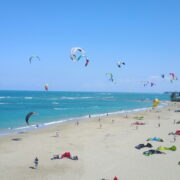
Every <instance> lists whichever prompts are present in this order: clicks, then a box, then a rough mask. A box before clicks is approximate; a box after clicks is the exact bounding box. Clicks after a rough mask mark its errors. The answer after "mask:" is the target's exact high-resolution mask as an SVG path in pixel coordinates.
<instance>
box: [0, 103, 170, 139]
mask: <svg viewBox="0 0 180 180" xmlns="http://www.w3.org/2000/svg"><path fill="white" fill-rule="evenodd" d="M169 102H170V101H161V103H160V104H159V105H158V107H157V108H163V107H165V106H167V105H168V103H169ZM150 109H152V106H150V107H144V108H135V109H128V110H121V111H116V112H107V113H102V114H90V116H91V118H101V117H106V116H107V114H108V116H113V115H124V114H132V113H138V112H143V111H147V110H150ZM87 119H89V115H86V116H82V117H71V118H68V119H62V120H56V121H51V122H46V123H42V124H33V125H30V126H22V127H17V128H12V129H11V128H8V129H2V130H0V137H1V136H8V135H15V134H19V133H27V132H31V131H37V130H39V129H42V128H48V127H51V126H56V125H59V124H64V123H73V122H76V121H84V120H87Z"/></svg>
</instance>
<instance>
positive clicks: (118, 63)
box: [117, 61, 126, 68]
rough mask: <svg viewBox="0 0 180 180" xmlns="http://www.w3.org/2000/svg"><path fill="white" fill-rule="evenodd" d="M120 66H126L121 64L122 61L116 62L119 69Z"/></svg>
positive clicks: (123, 63)
mask: <svg viewBox="0 0 180 180" xmlns="http://www.w3.org/2000/svg"><path fill="white" fill-rule="evenodd" d="M122 65H126V64H125V62H122V61H118V62H117V66H118V67H119V68H121V66H122Z"/></svg>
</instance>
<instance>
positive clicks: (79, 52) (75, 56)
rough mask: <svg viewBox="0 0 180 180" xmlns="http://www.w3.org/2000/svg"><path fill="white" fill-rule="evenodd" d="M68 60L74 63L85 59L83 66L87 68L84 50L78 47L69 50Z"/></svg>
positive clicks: (87, 62)
mask: <svg viewBox="0 0 180 180" xmlns="http://www.w3.org/2000/svg"><path fill="white" fill-rule="evenodd" d="M70 58H71V60H72V61H76V62H77V61H79V60H80V59H82V58H85V60H86V63H85V66H87V65H88V64H89V62H90V61H89V59H88V57H87V55H86V52H85V51H84V49H82V48H80V47H73V48H71V52H70Z"/></svg>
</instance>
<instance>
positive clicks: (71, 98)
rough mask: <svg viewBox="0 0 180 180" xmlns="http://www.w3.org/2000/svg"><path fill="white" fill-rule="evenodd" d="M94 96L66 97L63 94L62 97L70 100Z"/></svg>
mask: <svg viewBox="0 0 180 180" xmlns="http://www.w3.org/2000/svg"><path fill="white" fill-rule="evenodd" d="M91 98H92V97H89V96H85V97H66V96H62V97H61V99H69V100H75V99H91Z"/></svg>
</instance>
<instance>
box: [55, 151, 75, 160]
mask: <svg viewBox="0 0 180 180" xmlns="http://www.w3.org/2000/svg"><path fill="white" fill-rule="evenodd" d="M63 158H68V159H72V160H78V156H72V155H71V153H70V152H65V153H64V154H62V155H61V157H60V156H59V155H54V156H53V158H51V160H54V159H63Z"/></svg>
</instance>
